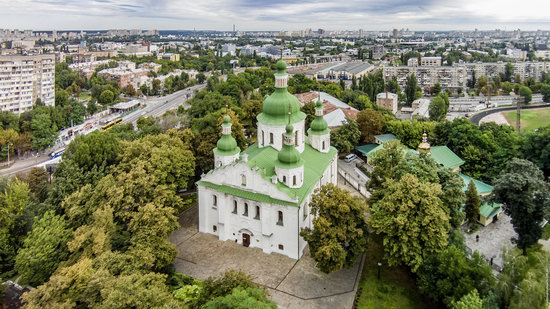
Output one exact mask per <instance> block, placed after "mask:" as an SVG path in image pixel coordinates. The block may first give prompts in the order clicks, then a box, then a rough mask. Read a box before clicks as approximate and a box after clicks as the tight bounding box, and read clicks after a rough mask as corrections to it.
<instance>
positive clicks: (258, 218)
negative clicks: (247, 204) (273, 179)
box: [254, 205, 260, 220]
mask: <svg viewBox="0 0 550 309" xmlns="http://www.w3.org/2000/svg"><path fill="white" fill-rule="evenodd" d="M254 219H256V220H260V206H257V205H256V215H255V216H254Z"/></svg>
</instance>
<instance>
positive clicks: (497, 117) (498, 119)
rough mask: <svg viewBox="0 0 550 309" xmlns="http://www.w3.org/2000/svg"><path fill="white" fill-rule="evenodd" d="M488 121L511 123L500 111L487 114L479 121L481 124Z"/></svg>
mask: <svg viewBox="0 0 550 309" xmlns="http://www.w3.org/2000/svg"><path fill="white" fill-rule="evenodd" d="M486 122H494V123H496V124H506V125H510V123H508V120H506V117H504V115H503V114H502V113H500V112H499V113H494V114H490V115H487V116H485V117H483V118H482V119H481V120H480V121H479V123H480V124H482V123H486Z"/></svg>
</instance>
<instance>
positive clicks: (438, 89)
mask: <svg viewBox="0 0 550 309" xmlns="http://www.w3.org/2000/svg"><path fill="white" fill-rule="evenodd" d="M430 93H431V94H432V95H439V93H441V84H440V83H439V82H437V83H435V85H433V87H431V88H430Z"/></svg>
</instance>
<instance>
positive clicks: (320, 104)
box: [315, 100, 323, 108]
mask: <svg viewBox="0 0 550 309" xmlns="http://www.w3.org/2000/svg"><path fill="white" fill-rule="evenodd" d="M315 108H323V102H321V100H317V103H315Z"/></svg>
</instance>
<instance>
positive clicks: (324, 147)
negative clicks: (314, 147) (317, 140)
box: [321, 141, 326, 150]
mask: <svg viewBox="0 0 550 309" xmlns="http://www.w3.org/2000/svg"><path fill="white" fill-rule="evenodd" d="M321 149H322V150H325V149H326V144H325V141H323V148H321Z"/></svg>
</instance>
